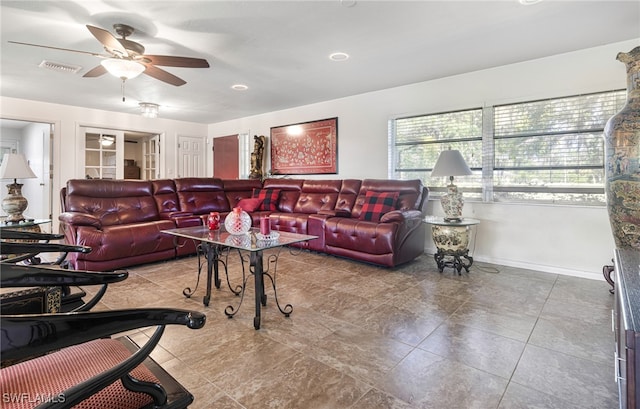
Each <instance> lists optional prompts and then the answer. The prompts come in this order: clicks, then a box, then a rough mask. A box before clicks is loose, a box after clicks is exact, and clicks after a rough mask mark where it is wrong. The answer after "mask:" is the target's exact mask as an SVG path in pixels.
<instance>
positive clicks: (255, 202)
mask: <svg viewBox="0 0 640 409" xmlns="http://www.w3.org/2000/svg"><path fill="white" fill-rule="evenodd" d="M261 204H262V199H259V198H257V197H252V198H246V199H240V201H239V202H238V207H239V208H241V209H242V210H244V211H245V212H247V213H251V212H255V211H256V210H258V208H259V207H260V205H261Z"/></svg>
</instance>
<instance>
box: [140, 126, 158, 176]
mask: <svg viewBox="0 0 640 409" xmlns="http://www.w3.org/2000/svg"><path fill="white" fill-rule="evenodd" d="M141 177H142V179H146V180H152V179H160V135H153V136H151V137H148V138H145V139H144V140H143V142H142V175H141Z"/></svg>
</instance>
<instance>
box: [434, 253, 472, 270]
mask: <svg viewBox="0 0 640 409" xmlns="http://www.w3.org/2000/svg"><path fill="white" fill-rule="evenodd" d="M433 258H434V259H435V260H436V264H438V271H440V272H441V273H442V272H443V271H444V268H445V267H453V268H454V269H456V271H457V272H458V275H462V269H463V268H464V270H465V271H466V272H467V273H468V272H469V268H470V267H471V265H472V264H473V257H471V256H470V255H469V250H465V251H464V252H462V253H453V254H447V253H444V252H441V251H440V250H438V252H437V253H436V254H434V255H433Z"/></svg>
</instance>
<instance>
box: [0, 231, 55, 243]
mask: <svg viewBox="0 0 640 409" xmlns="http://www.w3.org/2000/svg"><path fill="white" fill-rule="evenodd" d="M0 238H2V239H17V240H60V239H64V234H55V233H38V232H35V231H25V230H11V229H2V230H0Z"/></svg>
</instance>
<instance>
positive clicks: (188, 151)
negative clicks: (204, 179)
mask: <svg viewBox="0 0 640 409" xmlns="http://www.w3.org/2000/svg"><path fill="white" fill-rule="evenodd" d="M204 146H205V143H204V138H197V137H192V136H180V137H179V138H178V177H182V178H184V177H196V176H203V175H204Z"/></svg>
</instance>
